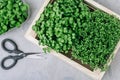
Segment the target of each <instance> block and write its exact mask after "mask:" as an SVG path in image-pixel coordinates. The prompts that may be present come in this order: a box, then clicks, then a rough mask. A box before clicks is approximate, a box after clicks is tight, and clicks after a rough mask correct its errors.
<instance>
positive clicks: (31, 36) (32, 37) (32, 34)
mask: <svg viewBox="0 0 120 80" xmlns="http://www.w3.org/2000/svg"><path fill="white" fill-rule="evenodd" d="M49 1H50V0H46V2H45V3H44V6H43V7H42V8H41V9H40V10H39V12H38V14H37V16H36V18H35V19H34V21H33V23H32V24H31V26H30V28H29V29H28V31H27V33H26V35H25V37H26V38H27V39H29V40H30V41H31V42H33V43H34V44H36V45H37V46H39V47H40V48H43V47H44V46H40V45H39V44H38V40H36V39H35V37H36V34H35V32H34V31H33V30H32V26H33V25H34V24H35V22H36V20H38V19H39V17H40V14H41V13H42V12H43V11H44V7H45V6H47V4H48V3H49ZM85 1H86V2H87V3H89V4H90V5H92V6H94V7H96V8H98V9H100V10H102V11H104V12H106V13H108V14H111V15H115V16H116V17H118V18H119V19H120V16H119V15H118V14H116V13H114V12H112V11H111V10H109V9H107V8H105V7H104V6H102V5H100V4H98V3H96V2H95V1H93V0H85ZM119 43H120V42H119ZM119 46H120V44H119V45H118V46H117V47H116V49H115V51H114V54H116V53H117V51H118V49H119ZM51 54H53V55H54V56H56V57H58V58H59V59H62V60H63V61H65V62H66V63H69V64H70V65H72V66H73V67H75V68H77V69H79V70H80V71H82V72H83V73H85V74H87V75H88V76H91V77H92V78H94V79H95V80H101V79H102V77H103V75H104V74H105V72H100V71H99V70H98V71H96V72H95V71H94V72H92V71H90V70H89V69H87V68H85V67H83V66H82V65H80V64H78V63H76V62H74V61H73V60H71V59H69V58H67V57H66V56H64V55H62V54H60V53H56V52H55V51H53V50H52V52H51ZM111 61H112V60H111ZM111 61H110V62H109V65H110V63H111Z"/></svg>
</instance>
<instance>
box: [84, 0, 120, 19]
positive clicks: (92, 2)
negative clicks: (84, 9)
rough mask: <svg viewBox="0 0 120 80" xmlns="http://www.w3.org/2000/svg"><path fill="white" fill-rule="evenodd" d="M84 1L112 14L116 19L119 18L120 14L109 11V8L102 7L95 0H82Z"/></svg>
mask: <svg viewBox="0 0 120 80" xmlns="http://www.w3.org/2000/svg"><path fill="white" fill-rule="evenodd" d="M84 1H85V2H86V3H88V4H90V5H92V6H93V7H95V8H98V9H100V10H102V11H104V12H106V13H108V14H110V15H113V16H115V17H117V18H118V19H120V15H118V14H117V13H115V12H113V11H111V10H110V9H108V8H106V7H104V6H103V5H101V4H99V3H97V2H96V1H94V0H84Z"/></svg>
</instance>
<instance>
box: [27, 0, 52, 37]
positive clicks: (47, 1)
mask: <svg viewBox="0 0 120 80" xmlns="http://www.w3.org/2000/svg"><path fill="white" fill-rule="evenodd" d="M49 2H50V0H45V2H44V3H43V5H42V7H41V8H40V9H39V11H38V13H37V15H36V16H35V19H34V20H33V22H32V24H31V25H30V27H29V29H28V30H27V32H26V34H25V37H28V36H29V35H32V36H33V37H35V36H36V34H35V32H34V31H33V30H32V26H33V25H35V23H36V21H37V20H38V19H39V17H40V14H41V13H42V12H43V11H44V8H45V7H46V6H47V4H48V3H49ZM31 31H32V32H31ZM31 33H32V34H31Z"/></svg>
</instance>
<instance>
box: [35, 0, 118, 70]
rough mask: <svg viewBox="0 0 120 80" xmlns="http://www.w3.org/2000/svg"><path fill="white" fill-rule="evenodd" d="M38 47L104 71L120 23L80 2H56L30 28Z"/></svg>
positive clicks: (77, 0)
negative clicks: (44, 47)
mask: <svg viewBox="0 0 120 80" xmlns="http://www.w3.org/2000/svg"><path fill="white" fill-rule="evenodd" d="M33 30H34V31H35V32H36V33H37V37H38V40H39V43H40V44H42V45H47V46H48V47H49V48H48V49H50V48H52V49H54V50H55V51H57V52H61V53H63V54H71V55H72V58H74V59H77V60H80V61H82V63H83V64H88V65H90V67H91V68H92V69H94V68H100V69H102V70H104V69H105V66H104V65H105V64H106V63H107V60H108V58H109V57H110V55H111V54H112V52H113V50H114V48H115V46H116V44H117V42H118V41H119V39H120V21H119V20H118V19H116V18H114V17H113V16H111V15H108V14H106V13H104V12H102V11H99V10H94V11H92V12H91V9H89V8H88V7H87V5H86V4H85V3H84V2H83V1H82V0H56V1H55V2H54V3H53V4H49V5H48V6H47V8H46V9H45V10H44V12H43V13H42V14H41V16H40V18H39V20H38V21H37V22H36V24H35V25H34V26H33Z"/></svg>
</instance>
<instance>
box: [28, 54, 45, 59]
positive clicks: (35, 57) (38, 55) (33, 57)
mask: <svg viewBox="0 0 120 80" xmlns="http://www.w3.org/2000/svg"><path fill="white" fill-rule="evenodd" d="M28 54H29V53H28ZM30 54H31V55H29V56H27V57H26V58H31V59H41V58H44V59H46V57H45V55H46V54H45V53H38V54H37V53H30Z"/></svg>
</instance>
